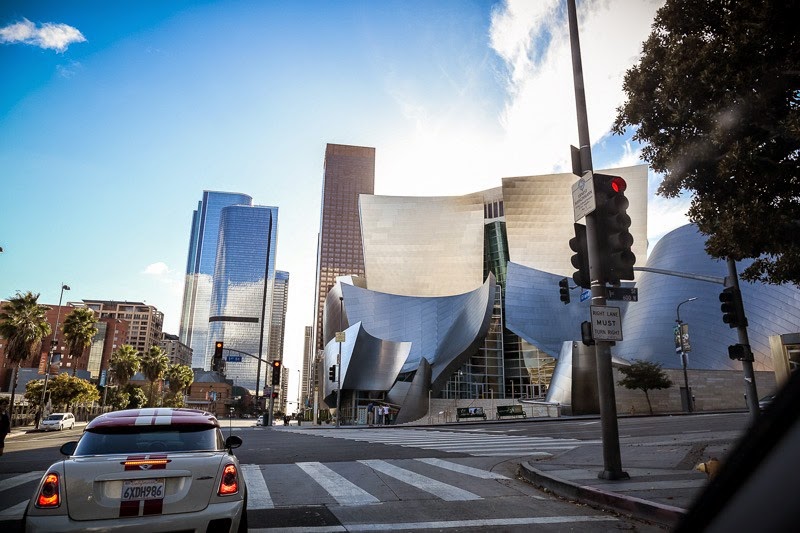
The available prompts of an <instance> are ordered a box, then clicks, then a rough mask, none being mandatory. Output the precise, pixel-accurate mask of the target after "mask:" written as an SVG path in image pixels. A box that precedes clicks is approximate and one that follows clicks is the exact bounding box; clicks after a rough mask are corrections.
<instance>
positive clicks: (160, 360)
mask: <svg viewBox="0 0 800 533" xmlns="http://www.w3.org/2000/svg"><path fill="white" fill-rule="evenodd" d="M168 367H169V357H167V354H166V353H165V352H164V350H162V349H161V348H159V347H158V346H151V347H150V349H149V350H147V353H146V354H144V355H143V356H142V373H143V374H144V377H146V378H147V381H149V382H150V397H149V399H148V401H147V405H148V406H149V407H155V405H153V404H154V403H155V402H154V400H153V393H154V392H155V387H156V381H158V380H160V379H162V378H163V377H164V374H166V373H167V368H168Z"/></svg>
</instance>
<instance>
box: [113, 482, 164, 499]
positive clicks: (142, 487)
mask: <svg viewBox="0 0 800 533" xmlns="http://www.w3.org/2000/svg"><path fill="white" fill-rule="evenodd" d="M163 497H164V478H161V479H128V480H125V481H123V482H122V501H130V500H155V499H160V498H163Z"/></svg>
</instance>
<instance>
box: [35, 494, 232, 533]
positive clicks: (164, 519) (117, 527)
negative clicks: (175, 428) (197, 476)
mask: <svg viewBox="0 0 800 533" xmlns="http://www.w3.org/2000/svg"><path fill="white" fill-rule="evenodd" d="M243 509H244V501H242V500H235V501H230V502H223V503H212V504H210V505H209V506H208V507H206V508H205V509H203V510H202V511H199V512H197V513H179V514H165V515H152V516H138V517H130V518H116V519H112V520H80V521H79V520H71V519H70V518H69V516H67V515H52V516H45V515H38V516H27V517H25V523H24V530H25V531H26V532H30V533H36V532H51V531H76V532H77V531H122V532H131V533H142V532H144V531H147V532H153V533H158V532H165V531H197V532H200V533H205V531H206V530H207V529H208V526H209V524H210V523H211V522H212V521H215V520H219V521H220V523H219V525H221V524H222V523H224V521H225V520H230V531H231V532H235V531H237V530H238V528H239V521H240V520H241V516H242V510H243ZM216 530H217V529H215V531H216Z"/></svg>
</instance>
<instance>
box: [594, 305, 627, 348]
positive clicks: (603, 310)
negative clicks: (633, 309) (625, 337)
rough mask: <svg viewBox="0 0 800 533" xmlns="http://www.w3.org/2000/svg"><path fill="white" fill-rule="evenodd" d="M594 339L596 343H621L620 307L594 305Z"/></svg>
mask: <svg viewBox="0 0 800 533" xmlns="http://www.w3.org/2000/svg"><path fill="white" fill-rule="evenodd" d="M591 310H592V337H593V338H594V340H595V341H621V340H622V318H621V316H620V312H619V307H608V306H605V305H593V306H591Z"/></svg>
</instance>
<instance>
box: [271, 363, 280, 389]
mask: <svg viewBox="0 0 800 533" xmlns="http://www.w3.org/2000/svg"><path fill="white" fill-rule="evenodd" d="M272 384H273V385H280V384H281V362H280V361H273V362H272Z"/></svg>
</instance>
